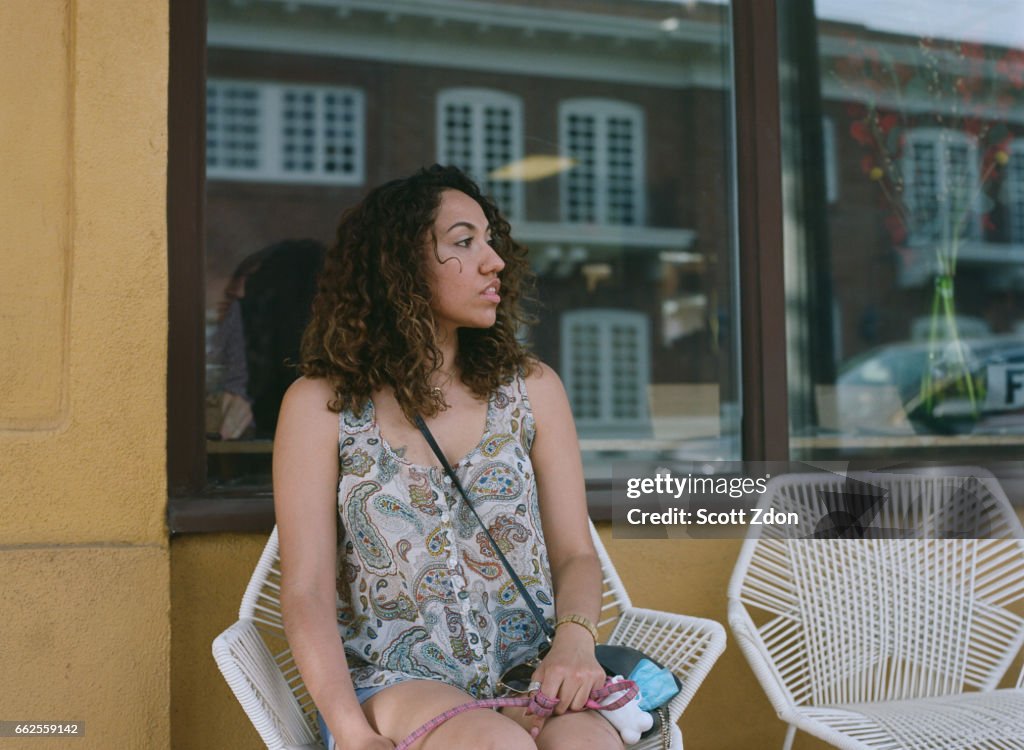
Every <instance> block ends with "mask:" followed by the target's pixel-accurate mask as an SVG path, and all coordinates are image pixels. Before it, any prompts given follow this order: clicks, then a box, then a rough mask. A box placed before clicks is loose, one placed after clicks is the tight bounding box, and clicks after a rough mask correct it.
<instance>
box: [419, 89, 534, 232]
mask: <svg viewBox="0 0 1024 750" xmlns="http://www.w3.org/2000/svg"><path fill="white" fill-rule="evenodd" d="M522 158H523V105H522V101H521V100H520V99H519V97H517V96H513V95H512V94H506V93H504V92H501V91H494V90H492V89H480V88H453V89H445V90H444V91H441V92H440V93H439V94H438V97H437V160H438V162H439V163H441V164H451V165H454V166H456V167H458V168H459V169H461V170H463V171H464V172H466V173H468V174H469V175H470V176H472V177H473V179H474V180H476V181H477V183H478V184H479V185H480V188H481V190H483V192H484V193H486V194H487V195H490V196H491V197H492V198H493V199H494V200H495V201H496V202H497V203H498V207H499V208H500V209H501V211H502V213H503V214H504V215H505V216H507V217H508V218H509V219H513V220H514V219H523V218H525V217H524V215H523V214H524V210H523V184H522V182H521V181H519V180H512V179H500V178H496V177H495V176H494V175H495V172H497V171H498V170H500V169H501V168H502V167H507V166H509V165H511V164H513V163H515V162H518V161H519V160H521V159H522Z"/></svg>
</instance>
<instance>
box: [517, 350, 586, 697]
mask: <svg viewBox="0 0 1024 750" xmlns="http://www.w3.org/2000/svg"><path fill="white" fill-rule="evenodd" d="M526 385H527V390H528V393H529V397H530V403H531V406H532V411H533V418H534V422H535V424H536V429H537V432H536V435H535V437H534V441H533V448H532V449H531V451H530V458H531V461H532V462H533V468H534V472H535V473H536V476H537V492H538V496H539V502H540V514H541V523H542V524H543V527H544V539H545V541H546V543H547V551H548V559H549V560H550V562H551V575H552V578H553V582H554V587H555V592H554V593H555V609H556V614H557V616H558V617H563V616H565V615H583V616H584V617H585V618H587V619H588V620H589V621H590V622H591V623H596V622H597V618H598V615H599V613H600V610H601V563H600V561H599V560H598V558H597V552H596V551H595V550H594V545H593V543H592V542H591V540H590V528H589V526H588V516H587V498H586V490H585V486H584V481H583V462H582V460H581V459H580V450H579V441H578V439H577V437H576V427H575V424H574V423H573V418H572V412H571V410H570V408H569V399H568V398H567V396H566V394H565V389H564V388H563V387H562V381H561V380H560V379H559V377H558V375H556V374H555V372H554V371H553V370H551V369H550V368H548V367H546V366H545V365H540V366H539V367H538V368H537V369H536V370H535V372H534V373H532V374H531V375H530V376H529V377H528V378H527V379H526ZM536 679H537V680H539V681H540V682H541V684H542V687H541V690H542V691H543V692H544V693H545V695H558V697H559V705H558V708H557V709H556V713H562V712H564V711H565V710H567V709H568V708H569V707H570V706H571V707H572V708H573V709H580V708H582V707H583V704H584V703H586V701H587V698H588V697H589V696H590V691H591V690H592V689H594V688H596V687H599V686H600V685H602V684H603V683H604V679H605V674H604V670H602V669H601V667H600V665H599V664H598V663H597V660H596V659H595V658H594V639H593V637H592V636H591V634H590V632H589V631H588V630H587V629H586V628H585V627H584V626H582V625H578V624H576V623H572V622H569V623H565V624H563V625H561V626H559V628H558V630H557V631H556V634H555V640H554V643H553V645H552V649H551V651H550V653H549V654H548V656H547V657H545V659H544V661H543V663H542V664H541V666H540V667H539V668H538V670H537V675H536ZM552 691H555V692H552Z"/></svg>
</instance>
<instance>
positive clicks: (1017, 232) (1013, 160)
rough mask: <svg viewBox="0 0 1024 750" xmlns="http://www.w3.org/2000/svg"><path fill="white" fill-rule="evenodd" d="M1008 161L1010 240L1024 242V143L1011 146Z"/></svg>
mask: <svg viewBox="0 0 1024 750" xmlns="http://www.w3.org/2000/svg"><path fill="white" fill-rule="evenodd" d="M1008 156H1009V160H1008V161H1007V162H1006V183H1005V184H1006V187H1005V190H1006V193H1005V195H1006V209H1007V216H1008V218H1009V223H1010V241H1011V242H1013V243H1015V244H1024V143H1019V142H1018V143H1014V144H1013V145H1011V146H1010V151H1009V154H1008Z"/></svg>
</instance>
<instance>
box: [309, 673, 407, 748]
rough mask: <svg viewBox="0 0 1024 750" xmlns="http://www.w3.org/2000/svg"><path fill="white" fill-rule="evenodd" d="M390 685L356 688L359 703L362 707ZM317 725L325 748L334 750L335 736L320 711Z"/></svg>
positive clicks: (317, 716) (317, 715)
mask: <svg viewBox="0 0 1024 750" xmlns="http://www.w3.org/2000/svg"><path fill="white" fill-rule="evenodd" d="M386 687H391V686H390V685H374V686H373V687H364V688H356V700H357V701H359V703H360V705H362V704H363V703H366V701H368V700H369V699H370V698H371V697H372V696H374V695H376V694H377V693H379V692H380V691H381V690H383V689H384V688H386ZM316 723H317V726H319V727H320V737H322V738H323V741H324V746H325V747H326V748H327V750H334V747H335V745H334V735H332V734H331V730H330V729H328V728H327V724H326V722H324V719H323V717H322V716H321V715H320V712H319V711H318V712H317V714H316Z"/></svg>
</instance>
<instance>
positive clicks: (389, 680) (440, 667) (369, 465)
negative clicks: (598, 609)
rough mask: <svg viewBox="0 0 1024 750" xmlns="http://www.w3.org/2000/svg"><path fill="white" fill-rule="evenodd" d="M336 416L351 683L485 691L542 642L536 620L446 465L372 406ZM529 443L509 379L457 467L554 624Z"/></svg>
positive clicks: (517, 391)
mask: <svg viewBox="0 0 1024 750" xmlns="http://www.w3.org/2000/svg"><path fill="white" fill-rule="evenodd" d="M339 421H340V435H339V439H340V455H341V478H340V481H339V484H338V513H339V516H340V523H341V527H342V528H341V529H340V531H339V545H338V558H339V559H338V581H337V582H338V598H337V605H338V628H339V631H340V632H341V637H342V639H343V640H344V643H345V653H346V656H347V658H348V664H349V670H350V672H351V674H352V682H353V684H354V685H355V687H357V688H364V687H374V686H387V685H393V684H395V683H398V682H401V681H403V680H408V679H432V680H440V681H442V682H446V683H448V684H451V685H454V686H456V687H458V688H461V689H462V690H465V691H467V692H469V693H470V694H471V695H473V696H474V697H477V698H484V697H490V696H493V695H494V692H495V689H496V684H497V680H498V678H499V677H500V676H501V673H502V672H503V671H505V669H507V668H508V667H510V666H512V665H514V664H517V663H519V662H521V661H523V660H524V659H525V658H527V657H529V656H532V655H533V654H534V653H535V652H536V650H537V648H538V646H539V645H540V644H541V643H542V642H543V640H544V636H543V633H542V631H541V629H540V626H539V625H538V624H537V622H536V620H534V618H533V616H532V615H531V614H530V611H529V609H528V608H527V606H526V604H525V603H524V602H523V600H522V597H521V596H520V594H519V592H518V590H517V589H516V587H515V584H514V583H512V581H511V579H510V578H509V576H508V573H507V572H506V571H505V568H504V566H503V565H502V564H501V561H500V560H499V559H498V558H497V556H496V555H495V553H494V550H493V548H492V547H491V543H490V542H489V541H488V539H487V537H486V536H485V534H484V533H483V530H482V529H481V528H480V525H479V523H478V522H477V520H476V519H475V518H474V516H473V514H472V513H471V511H470V510H469V509H468V508H466V507H465V501H464V500H463V499H462V496H461V495H460V494H459V492H458V490H457V489H455V488H454V487H453V486H452V485H451V480H450V479H449V478H448V477H447V476H445V473H444V470H443V469H441V468H440V467H427V466H417V465H415V464H412V463H409V462H408V461H406V460H405V459H404V458H403V457H401V456H399V455H397V454H396V453H395V452H394V451H393V450H392V449H391V447H390V446H389V445H388V444H387V442H386V441H385V440H384V439H383V438H382V437H381V433H380V429H379V428H378V425H377V422H376V419H375V416H374V410H373V403H372V402H367V404H366V406H365V407H364V408H363V410H362V413H360V414H354V413H351V412H347V411H346V412H342V413H341V415H340V419H339ZM533 437H534V422H533V415H532V413H531V412H530V403H529V400H528V398H527V394H526V384H525V382H524V381H523V379H522V378H521V377H516V378H514V379H513V380H511V381H509V382H508V383H506V384H504V385H502V386H501V387H500V388H499V389H498V390H496V391H495V392H494V393H493V394H491V398H490V399H489V401H488V406H487V420H486V427H485V429H484V434H483V437H482V438H481V440H480V442H479V444H478V445H477V446H476V448H474V449H473V450H472V451H470V453H468V454H467V455H466V456H465V457H464V458H462V459H461V460H460V461H459V462H458V464H456V465H455V466H454V467H453V468H454V469H455V472H456V474H457V475H458V477H459V481H460V482H462V486H463V487H464V488H465V490H466V493H467V494H468V495H469V497H470V500H471V502H472V503H473V507H474V508H475V509H476V511H477V513H479V515H480V517H481V519H482V520H483V522H484V524H486V525H487V528H488V529H489V530H490V532H491V534H492V536H493V537H494V539H495V541H497V543H498V545H499V546H500V547H501V551H502V552H503V553H504V554H505V556H506V557H507V558H508V560H509V562H510V563H511V564H512V566H513V568H514V569H515V571H516V572H517V573H518V574H519V577H520V578H521V579H522V581H523V583H524V584H525V585H526V588H527V589H528V590H529V592H530V594H531V596H533V597H534V600H535V601H536V603H537V605H538V606H539V607H540V609H541V611H542V612H543V614H544V617H545V618H547V619H548V620H549V621H552V620H553V619H554V603H553V600H552V599H553V597H552V585H551V573H550V569H549V564H548V557H547V551H546V549H545V546H544V536H543V533H542V530H541V521H540V510H539V507H538V505H537V483H536V479H535V477H534V474H533V466H532V464H531V462H530V447H531V445H532V443H533Z"/></svg>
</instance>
